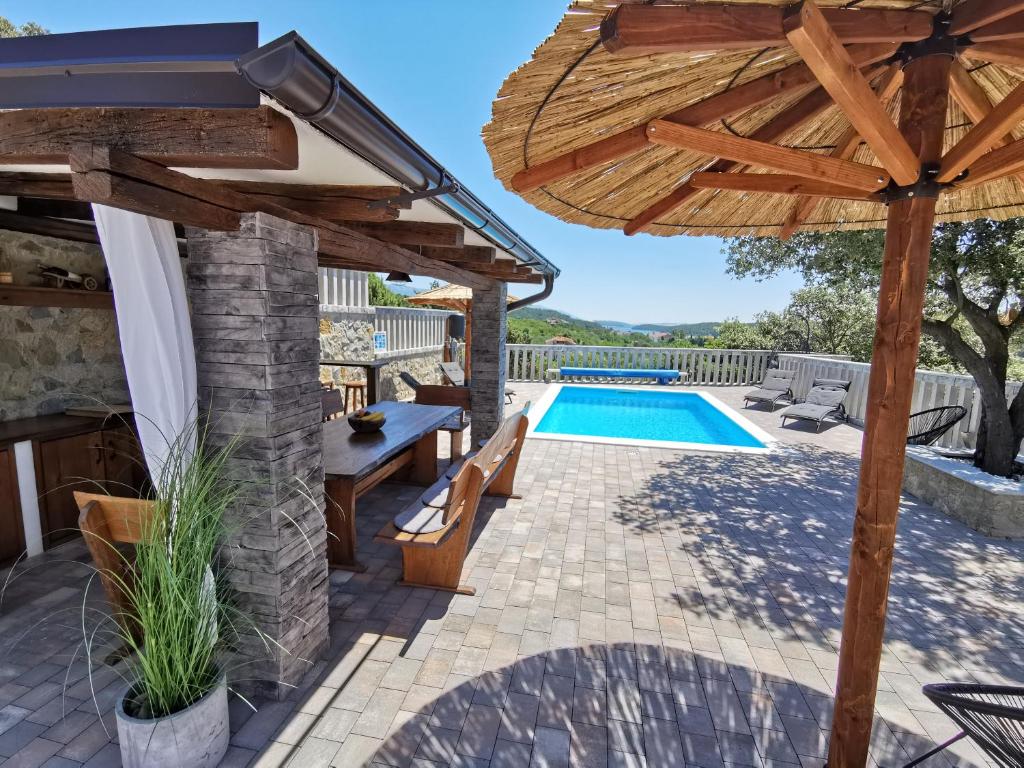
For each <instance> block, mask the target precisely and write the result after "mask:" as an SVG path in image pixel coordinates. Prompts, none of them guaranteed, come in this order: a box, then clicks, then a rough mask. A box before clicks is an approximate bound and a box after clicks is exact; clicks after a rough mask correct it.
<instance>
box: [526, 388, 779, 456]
mask: <svg viewBox="0 0 1024 768" xmlns="http://www.w3.org/2000/svg"><path fill="white" fill-rule="evenodd" d="M528 436H529V437H536V438H542V439H548V440H578V441H583V442H592V443H617V444H620V445H644V446H652V447H660V448H684V449H700V450H714V451H731V452H760V451H764V450H766V449H767V446H768V444H769V443H771V442H773V439H772V437H771V436H770V435H768V433H766V432H765V431H764V430H762V429H760V428H758V427H756V426H755V425H754V424H752V423H751V422H750V421H748V420H747V419H745V418H743V417H742V416H741V415H740V414H738V413H737V412H736V411H734V410H732V409H731V408H729V407H728V406H726V405H725V404H724V403H722V402H720V401H719V400H718V399H717V398H715V397H712V396H711V395H709V394H707V393H705V392H692V391H679V390H669V391H665V390H652V389H650V388H646V387H604V386H570V385H566V384H552V385H551V386H550V387H549V388H548V390H547V391H546V392H545V393H544V396H543V397H541V399H540V400H539V401H538V403H537V405H536V407H535V408H533V409H531V410H530V431H529V432H528Z"/></svg>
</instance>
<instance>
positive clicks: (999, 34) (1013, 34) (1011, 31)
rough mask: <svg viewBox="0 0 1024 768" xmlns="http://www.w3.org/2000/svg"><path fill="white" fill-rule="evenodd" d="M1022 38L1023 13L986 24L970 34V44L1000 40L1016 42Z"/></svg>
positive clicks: (1023, 28) (1023, 29) (1023, 32)
mask: <svg viewBox="0 0 1024 768" xmlns="http://www.w3.org/2000/svg"><path fill="white" fill-rule="evenodd" d="M1021 37H1024V12H1022V13H1015V14H1014V15H1013V16H1007V17H1006V18H1005V19H1000V20H999V21H996V22H993V23H992V24H986V25H985V26H984V27H979V28H978V29H975V30H973V31H972V32H971V42H973V43H992V42H998V41H1000V40H1016V39H1018V38H1021Z"/></svg>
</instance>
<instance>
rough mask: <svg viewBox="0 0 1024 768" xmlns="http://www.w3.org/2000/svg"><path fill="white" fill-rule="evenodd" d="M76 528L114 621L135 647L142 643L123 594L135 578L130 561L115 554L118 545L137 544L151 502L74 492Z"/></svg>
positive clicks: (151, 512)
mask: <svg viewBox="0 0 1024 768" xmlns="http://www.w3.org/2000/svg"><path fill="white" fill-rule="evenodd" d="M75 503H76V504H78V509H79V516H78V527H79V528H81V530H82V536H83V537H84V538H85V545H86V546H87V547H88V548H89V554H90V555H92V560H93V563H95V565H96V570H97V572H98V573H99V577H100V583H101V584H102V585H103V591H104V592H105V593H106V596H107V602H109V603H110V607H111V609H112V611H113V615H114V617H115V618H116V619H117V621H118V623H119V624H120V625H121V626H122V628H123V629H124V631H125V632H127V633H129V634H130V635H131V636H132V637H133V638H134V640H135V642H136V643H141V642H142V630H141V628H140V627H138V625H137V624H136V623H135V622H134V621H133V620H132V618H131V617H132V616H133V615H134V611H133V610H132V605H131V602H130V599H129V597H128V595H127V594H126V593H125V591H124V585H125V584H127V583H128V582H129V581H130V580H131V579H132V578H134V575H133V573H132V559H131V558H130V557H128V556H126V555H125V554H124V553H122V552H120V551H118V549H117V546H116V545H117V544H138V543H139V542H140V541H141V540H142V535H143V532H144V531H145V529H146V526H147V525H148V524H149V523H150V521H151V520H152V515H153V502H152V501H149V500H147V499H129V498H124V497H120V496H107V495H105V494H101V493H83V492H82V491H75Z"/></svg>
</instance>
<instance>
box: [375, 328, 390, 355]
mask: <svg viewBox="0 0 1024 768" xmlns="http://www.w3.org/2000/svg"><path fill="white" fill-rule="evenodd" d="M373 351H374V352H387V351H388V333H387V331H377V332H376V333H374V334H373Z"/></svg>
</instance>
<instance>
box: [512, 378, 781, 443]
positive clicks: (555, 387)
mask: <svg viewBox="0 0 1024 768" xmlns="http://www.w3.org/2000/svg"><path fill="white" fill-rule="evenodd" d="M566 386H569V387H578V386H582V387H584V388H586V389H615V390H621V389H626V390H634V391H637V392H651V391H655V392H661V391H667V392H668V393H672V394H680V395H681V394H690V395H697V396H698V397H701V398H703V399H704V401H705V402H707V403H708V404H709V405H711V406H712V407H713V408H714V409H715V410H717V411H718V412H719V413H721V414H722V415H724V416H725V417H726V418H728V419H729V420H730V421H732V422H733V423H734V424H736V425H737V426H739V427H740V428H741V429H743V430H744V431H745V432H747V433H748V434H749V435H750V436H751V437H753V438H754V439H756V440H758V441H760V442H761V443H764V445H763V446H762V447H761V448H755V447H752V446H742V445H722V444H720V443H687V442H677V441H672V440H645V439H642V438H636V437H601V436H596V435H573V434H568V433H562V432H537V427H538V426H540V423H541V421H542V420H543V419H544V416H545V415H546V414H547V412H548V409H549V408H550V407H551V404H552V403H553V402H554V401H555V398H556V397H558V393H559V392H561V391H562V387H566ZM528 417H529V421H530V426H529V429H527V431H526V437H527V438H533V439H536V440H557V441H562V442H574V443H590V444H594V445H624V446H630V447H634V448H663V449H666V450H674V451H695V452H704V453H753V454H765V453H770V452H772V451H773V450H774V449H775V448H776V447H777V446H778V445H779V444H780V442H779V440H778V438H776V437H773V436H772V435H770V434H768V432H766V431H765V430H764V429H762V428H761V427H759V426H757V425H756V424H755V423H754V422H752V421H751V420H750V419H748V418H747V417H746V416H744V415H743V414H741V413H740V412H739V411H737V410H735V409H734V408H731V407H729V406H728V405H726V404H725V403H723V402H722V401H721V400H719V399H718V398H717V397H715V396H714V395H712V394H711V393H709V392H703V391H701V390H696V389H689V388H683V387H681V386H676V387H672V386H671V385H662V386H652V385H642V384H627V385H621V386H620V385H614V384H582V385H581V384H572V383H570V384H564V383H561V382H553V383H551V384H548V386H547V389H545V390H544V394H543V395H541V396H540V398H539V399H538V400H537V402H536V403H535V404H534V405H532V406H530V409H529V412H528Z"/></svg>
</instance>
